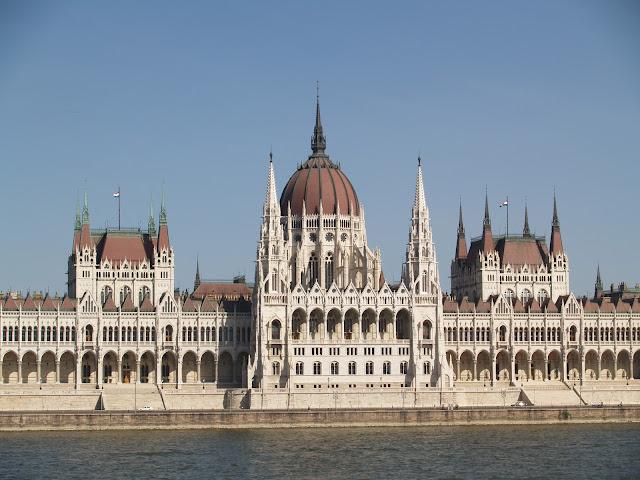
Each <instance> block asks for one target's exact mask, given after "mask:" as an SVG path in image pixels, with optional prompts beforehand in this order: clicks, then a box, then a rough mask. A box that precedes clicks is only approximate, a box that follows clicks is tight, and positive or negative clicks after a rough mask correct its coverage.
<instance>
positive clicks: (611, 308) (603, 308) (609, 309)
mask: <svg viewBox="0 0 640 480" xmlns="http://www.w3.org/2000/svg"><path fill="white" fill-rule="evenodd" d="M615 311H616V307H615V305H614V304H613V303H611V302H610V301H609V299H607V298H604V299H603V301H602V303H601V304H600V313H615Z"/></svg>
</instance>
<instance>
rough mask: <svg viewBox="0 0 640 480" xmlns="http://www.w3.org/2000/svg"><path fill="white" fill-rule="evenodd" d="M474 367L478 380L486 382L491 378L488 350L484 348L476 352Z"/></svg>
mask: <svg viewBox="0 0 640 480" xmlns="http://www.w3.org/2000/svg"><path fill="white" fill-rule="evenodd" d="M476 369H477V372H478V380H480V381H482V382H488V381H490V380H491V357H490V356H489V352H487V351H486V350H482V351H481V352H480V353H478V360H477V363H476Z"/></svg>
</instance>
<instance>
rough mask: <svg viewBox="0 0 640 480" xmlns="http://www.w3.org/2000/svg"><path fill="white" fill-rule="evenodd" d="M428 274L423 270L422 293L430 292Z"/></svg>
mask: <svg viewBox="0 0 640 480" xmlns="http://www.w3.org/2000/svg"><path fill="white" fill-rule="evenodd" d="M427 282H428V276H427V272H426V271H425V272H422V293H427V292H428V288H427V286H428V284H427Z"/></svg>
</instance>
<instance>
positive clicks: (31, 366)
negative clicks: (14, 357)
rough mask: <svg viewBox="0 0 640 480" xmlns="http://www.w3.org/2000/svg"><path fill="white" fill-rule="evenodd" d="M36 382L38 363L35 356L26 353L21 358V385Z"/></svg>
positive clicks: (31, 353)
mask: <svg viewBox="0 0 640 480" xmlns="http://www.w3.org/2000/svg"><path fill="white" fill-rule="evenodd" d="M37 382H38V362H37V360H36V354H35V353H33V352H26V353H25V354H24V355H23V356H22V383H37Z"/></svg>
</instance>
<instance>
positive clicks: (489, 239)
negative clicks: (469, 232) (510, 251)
mask: <svg viewBox="0 0 640 480" xmlns="http://www.w3.org/2000/svg"><path fill="white" fill-rule="evenodd" d="M493 249H494V245H493V234H492V233H491V218H490V217H489V195H488V194H487V193H486V192H485V194H484V219H483V220H482V251H483V252H490V251H492V250H493Z"/></svg>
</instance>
